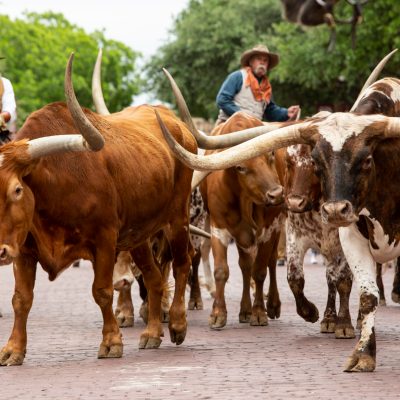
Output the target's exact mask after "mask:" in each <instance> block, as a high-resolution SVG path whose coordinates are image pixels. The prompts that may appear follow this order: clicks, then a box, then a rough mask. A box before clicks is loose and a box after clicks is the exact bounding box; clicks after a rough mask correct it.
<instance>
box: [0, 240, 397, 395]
mask: <svg viewBox="0 0 400 400" xmlns="http://www.w3.org/2000/svg"><path fill="white" fill-rule="evenodd" d="M230 260H231V262H230V265H231V277H230V280H229V282H228V284H227V304H228V324H227V326H226V328H225V329H224V330H222V331H217V332H216V331H210V330H209V328H208V322H207V321H208V315H209V313H210V309H211V304H212V301H211V299H210V297H209V295H208V294H206V292H205V290H203V299H204V303H205V310H204V311H189V312H188V320H189V329H188V334H187V336H186V340H185V342H184V343H183V344H182V345H181V346H178V347H177V346H175V345H174V344H172V343H171V342H170V340H169V333H168V329H167V326H165V337H164V340H163V342H162V344H161V347H160V349H158V350H140V351H139V350H138V348H137V345H138V340H139V335H140V333H141V331H142V329H143V326H144V324H143V322H142V321H141V320H140V319H139V317H138V312H136V313H135V327H134V328H125V329H123V340H124V345H125V346H124V356H123V358H122V359H114V360H98V359H97V358H96V356H97V350H98V345H99V344H100V341H101V326H102V324H101V314H100V311H99V309H98V307H97V306H96V304H95V303H94V300H93V298H92V296H91V281H92V276H93V272H92V268H91V266H90V263H88V262H84V263H83V264H82V266H81V267H80V268H70V269H68V270H67V271H65V272H64V273H63V274H62V275H61V276H60V277H59V278H58V279H57V280H56V281H55V282H49V281H48V279H47V276H46V275H45V273H44V272H43V271H42V270H41V269H40V268H39V269H38V276H37V283H36V290H35V299H34V305H33V308H32V311H31V314H30V318H29V321H28V338H29V339H28V352H27V356H26V358H25V362H24V365H23V366H21V367H9V368H6V367H3V368H0V381H1V382H2V385H1V399H2V400H4V399H18V400H21V399H42V398H47V399H121V398H132V399H169V398H174V399H243V398H244V397H245V396H246V397H247V398H248V399H253V398H256V397H259V398H263V399H266V398H268V399H274V400H275V399H290V398H291V399H341V400H342V399H343V400H344V399H350V398H358V399H360V398H361V399H362V400H365V399H398V398H399V397H400V395H399V393H400V380H399V376H400V374H399V370H400V348H399V339H400V306H399V305H395V304H393V303H392V301H391V299H390V291H391V283H392V279H393V270H388V271H387V272H386V273H385V275H384V283H385V287H386V292H387V294H386V297H387V303H388V306H387V307H381V308H380V309H379V311H378V316H377V341H378V343H377V346H378V358H377V370H376V372H374V373H372V374H347V373H343V372H342V369H343V368H342V367H343V365H344V362H345V360H346V358H347V356H348V355H349V354H350V352H351V350H352V348H353V346H354V344H355V339H351V340H337V339H335V338H334V335H331V334H328V335H327V334H324V335H323V334H320V333H319V323H316V324H309V323H306V322H304V321H303V320H302V319H301V318H300V317H298V316H297V314H296V310H295V305H294V301H293V296H292V294H291V292H290V290H289V287H288V284H287V282H286V269H285V268H282V267H280V268H278V280H279V289H280V293H281V301H282V312H281V318H280V319H279V320H273V321H270V322H269V326H267V327H250V326H249V325H246V324H239V322H238V312H239V301H240V293H241V274H240V272H239V268H238V266H237V262H236V259H235V250H234V249H233V248H232V249H231V250H230ZM305 272H306V294H307V295H308V297H309V299H310V300H312V301H314V302H315V303H316V305H317V306H318V308H319V310H320V315H321V314H322V313H323V309H324V306H325V299H326V292H327V288H326V283H325V269H324V268H323V267H322V266H321V265H315V266H312V265H307V266H306V271H305ZM12 291H13V276H12V268H11V266H7V267H2V268H0V308H1V310H2V312H3V318H1V319H0V339H1V345H3V344H4V343H5V342H6V340H7V338H8V336H9V333H10V331H11V327H12V323H13V314H12V307H11V296H12ZM354 292H355V290H354V291H353V293H352V298H351V303H352V318H353V323H354V322H355V318H356V315H357V298H356V294H355V293H354ZM134 299H135V309H136V311H138V310H139V305H140V302H139V296H138V294H137V286H135V293H134Z"/></svg>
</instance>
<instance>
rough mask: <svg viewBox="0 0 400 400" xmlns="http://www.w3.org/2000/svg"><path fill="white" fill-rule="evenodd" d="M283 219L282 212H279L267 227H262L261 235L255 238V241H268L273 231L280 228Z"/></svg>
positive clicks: (277, 230)
mask: <svg viewBox="0 0 400 400" xmlns="http://www.w3.org/2000/svg"><path fill="white" fill-rule="evenodd" d="M284 221H285V216H284V215H283V214H282V213H281V214H279V216H278V217H276V218H275V219H274V220H273V221H272V224H271V225H270V226H269V227H268V228H263V229H262V231H261V235H260V236H259V237H258V238H257V243H265V242H268V240H270V239H271V236H272V235H273V234H274V233H275V232H279V231H280V230H281V229H282V226H283V222H284Z"/></svg>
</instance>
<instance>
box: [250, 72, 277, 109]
mask: <svg viewBox="0 0 400 400" xmlns="http://www.w3.org/2000/svg"><path fill="white" fill-rule="evenodd" d="M245 70H246V72H247V76H246V80H245V82H244V84H245V85H246V86H247V87H249V86H250V88H251V91H252V93H253V96H254V98H255V99H256V100H257V101H263V100H264V101H265V102H266V103H267V104H268V103H269V102H270V101H271V95H272V87H271V84H270V83H269V79H268V78H267V77H266V76H264V77H263V78H262V79H261V82H260V83H258V80H257V78H256V77H255V76H254V74H253V72H252V70H251V67H246V68H245Z"/></svg>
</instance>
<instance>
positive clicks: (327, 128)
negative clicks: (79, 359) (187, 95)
mask: <svg viewBox="0 0 400 400" xmlns="http://www.w3.org/2000/svg"><path fill="white" fill-rule="evenodd" d="M393 53H394V52H392V53H390V54H389V55H388V56H386V57H385V58H384V59H383V60H382V61H381V62H380V63H379V65H378V66H377V67H376V69H375V70H374V72H373V73H372V74H371V76H370V78H369V79H368V81H367V83H366V84H365V85H364V87H363V89H362V90H361V92H360V95H359V97H358V99H357V100H356V102H355V104H354V106H353V107H352V109H351V110H350V112H346V113H328V112H323V113H319V114H316V115H314V116H312V117H310V118H306V119H303V120H298V121H290V122H282V123H262V122H261V121H259V120H257V119H255V118H253V117H250V116H248V115H246V114H244V113H242V112H238V113H236V114H234V115H233V116H232V117H231V118H230V119H228V120H227V121H226V122H225V123H223V124H221V125H218V126H216V127H215V128H214V130H213V132H212V133H211V135H209V136H208V135H205V134H204V133H203V132H201V131H198V130H197V129H196V127H195V126H194V124H193V122H192V120H191V117H190V113H189V110H188V108H187V106H186V104H185V101H184V99H183V97H182V95H181V93H180V91H179V88H178V87H177V86H176V84H175V82H174V80H173V78H172V77H171V76H170V75H169V74H168V72H167V71H165V72H166V75H167V77H168V79H169V81H170V83H171V86H172V90H173V92H174V94H175V96H176V99H177V103H178V108H179V112H180V116H181V119H179V118H178V117H176V116H175V114H174V113H173V112H172V111H170V110H168V109H167V108H166V107H162V106H156V107H154V106H148V105H142V106H138V107H128V108H126V109H124V110H122V111H120V112H117V113H109V112H108V110H107V107H106V105H105V103H104V99H103V96H102V93H101V85H100V62H101V53H100V54H99V57H98V60H97V63H96V67H95V72H94V75H93V86H92V88H93V98H94V104H95V107H96V110H97V112H92V111H90V110H88V109H82V108H81V107H80V106H79V103H78V101H77V99H76V97H75V94H74V89H73V85H72V63H73V55H71V57H70V59H69V60H68V63H67V68H66V74H65V96H66V103H62V102H57V103H52V104H49V105H47V106H45V107H43V108H41V109H40V110H38V111H36V112H34V113H32V114H31V115H30V116H29V117H28V118H27V120H26V121H25V123H24V125H23V126H22V128H21V129H20V130H19V131H18V133H17V135H16V137H15V139H14V140H13V141H12V142H9V143H6V144H3V145H2V146H1V147H0V182H1V183H0V199H1V204H2V206H1V207H0V220H1V221H2V223H1V225H0V263H1V265H6V264H10V263H13V271H14V276H15V291H14V295H13V298H12V305H13V308H14V326H13V328H12V332H11V335H10V337H9V340H8V342H7V343H6V345H5V346H4V347H3V348H2V349H1V352H0V364H1V365H7V366H8V365H20V364H22V363H23V360H24V357H25V353H26V347H27V319H28V315H29V311H30V309H31V306H32V302H33V292H34V283H35V275H36V268H37V264H38V263H40V265H41V266H42V268H43V269H44V270H45V271H46V272H47V273H48V276H49V279H50V280H54V279H56V278H57V276H58V275H59V274H60V272H62V271H63V270H64V269H65V268H67V267H68V266H70V265H71V264H72V263H73V262H74V261H75V260H77V259H80V258H83V259H87V260H90V261H91V262H92V264H93V269H94V280H93V286H92V293H93V297H94V300H95V302H96V303H97V304H98V306H99V307H100V309H101V313H102V317H103V329H102V335H103V336H102V341H101V343H100V346H99V351H98V357H99V358H112V357H121V356H122V354H123V343H122V339H121V334H120V327H124V326H131V325H133V305H132V298H131V285H132V283H133V282H134V280H135V279H136V280H137V281H138V283H139V287H140V294H141V297H142V298H143V305H142V307H141V310H140V315H141V316H142V318H143V319H144V320H145V321H146V325H147V326H146V328H145V330H144V331H143V332H142V334H141V336H140V340H139V348H142V349H144V348H146V349H148V348H157V347H159V346H160V344H161V337H162V336H163V326H162V322H168V328H169V332H170V338H171V341H172V342H173V343H176V344H177V345H179V344H181V343H182V342H183V341H184V339H185V335H186V331H187V321H186V304H185V290H186V286H187V284H190V287H191V291H190V299H189V302H188V308H190V309H202V308H203V303H202V299H201V293H200V287H199V280H198V266H199V262H200V259H202V260H203V265H204V267H205V277H206V281H207V287H208V289H209V291H210V292H211V293H212V294H213V296H214V303H213V306H212V310H211V315H210V318H209V326H210V328H211V329H221V328H223V327H224V326H225V324H226V321H227V307H226V299H225V295H224V288H225V284H226V282H227V280H228V277H229V266H228V262H227V248H228V245H229V244H230V243H232V242H234V243H235V244H236V246H237V249H238V254H239V260H238V264H239V267H240V269H241V271H242V275H243V291H242V299H241V303H240V312H239V322H242V323H244V322H248V323H250V325H267V324H268V318H279V317H280V313H281V303H280V299H279V291H278V286H277V282H276V261H277V248H278V242H279V240H280V237H281V236H282V234H285V236H286V256H287V278H288V282H289V286H290V288H291V290H292V292H293V295H294V298H295V302H296V308H297V313H298V314H299V315H300V316H301V317H302V318H304V319H305V320H306V321H310V322H315V321H317V320H318V318H319V315H318V310H317V308H316V307H315V305H314V304H313V303H312V302H311V301H309V300H308V299H307V298H306V297H305V294H304V284H305V279H304V273H303V259H304V255H305V252H306V251H307V250H308V249H309V248H314V249H319V250H320V252H321V254H322V255H323V256H324V258H325V260H326V263H325V265H326V276H327V286H328V298H327V306H326V310H325V312H324V316H323V319H322V321H321V332H334V333H335V335H336V337H337V338H353V337H355V329H354V327H353V325H352V321H351V318H350V313H349V296H350V291H351V287H352V282H353V279H354V281H355V284H356V286H357V288H358V291H359V300H360V303H359V315H358V319H357V325H358V328H359V329H360V339H359V341H358V342H357V344H356V346H355V349H354V351H353V352H352V354H351V355H350V358H349V359H348V361H347V363H346V367H345V370H346V371H354V372H356V371H363V372H367V371H373V370H374V369H375V363H376V339H375V328H374V325H375V313H376V310H377V307H378V303H379V299H380V291H379V289H378V284H377V282H378V283H381V280H380V276H379V274H378V276H377V274H376V271H377V268H376V265H378V266H380V265H381V263H385V262H387V261H390V260H393V259H396V258H397V257H398V256H399V255H400V245H399V237H400V217H399V215H400V213H399V212H398V210H397V203H398V202H397V195H399V196H400V191H399V189H398V184H399V180H400V176H399V172H398V171H400V157H399V154H400V122H399V119H398V118H397V117H398V116H400V80H398V79H396V78H384V79H381V80H378V81H377V80H376V79H377V76H378V74H379V73H380V71H381V70H382V68H383V66H384V65H385V63H386V62H387V60H388V59H389V58H390V57H391V56H392V54H393ZM198 148H203V149H205V150H206V152H205V154H204V155H203V154H200V153H199V154H198ZM193 170H196V172H195V173H193ZM61 203H63V204H74V205H75V206H74V207H61V206H60V204H61ZM196 227H197V228H196ZM207 232H209V233H207ZM199 235H200V236H199ZM202 236H204V237H205V239H204V238H202ZM210 248H211V250H212V254H213V259H214V279H213V277H212V273H211V269H210V264H209V261H208V252H209V250H210ZM377 263H379V264H377ZM171 269H172V271H173V277H174V287H173V290H171V288H170V287H169V281H168V280H169V275H170V270H171ZM267 270H269V273H270V279H269V282H270V283H269V290H268V296H267V301H266V304H265V299H264V297H265V296H264V291H263V289H264V281H265V279H266V276H267ZM378 271H379V268H378ZM377 278H378V279H377ZM252 285H253V286H254V288H255V293H254V299H253V301H252V296H251V286H252ZM114 289H115V290H118V292H119V297H118V302H117V308H116V310H115V311H113V309H112V305H113V304H112V303H113V290H114ZM170 291H173V298H172V304H171V305H170V304H169V292H170ZM337 293H338V294H339V298H340V307H339V311H338V312H336V294H337ZM381 296H382V291H381ZM392 299H393V300H394V301H395V302H400V275H399V267H398V266H396V274H395V281H394V286H393V292H392ZM266 334H267V333H266Z"/></svg>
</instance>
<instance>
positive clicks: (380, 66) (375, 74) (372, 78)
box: [350, 49, 397, 112]
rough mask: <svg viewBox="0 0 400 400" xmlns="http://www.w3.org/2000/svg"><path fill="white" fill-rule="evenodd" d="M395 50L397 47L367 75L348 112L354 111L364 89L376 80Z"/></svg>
mask: <svg viewBox="0 0 400 400" xmlns="http://www.w3.org/2000/svg"><path fill="white" fill-rule="evenodd" d="M396 51H397V49H394V50H393V51H391V52H390V53H389V54H388V55H386V56H385V57H383V58H382V60H381V62H380V63H379V64H378V65H377V66H376V67H375V69H374V70H373V71H372V72H371V75H370V76H369V77H368V79H367V80H366V82H365V83H364V86H363V88H362V89H361V91H360V94H359V95H358V97H357V100H356V101H355V103H354V104H353V107H351V109H350V112H352V111H354V110H355V109H356V108H357V106H358V103H359V102H360V100H361V98H362V97H363V95H364V92H365V90H366V89H367V88H368V87H369V86H370V85H372V84H373V83H374V82H375V81H376V80H377V78H378V76H379V74H380V73H381V71H382V69H383V67H384V66H385V65H386V63H387V62H388V60H389V58H390V57H392V55H393V54H394V53H396Z"/></svg>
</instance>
